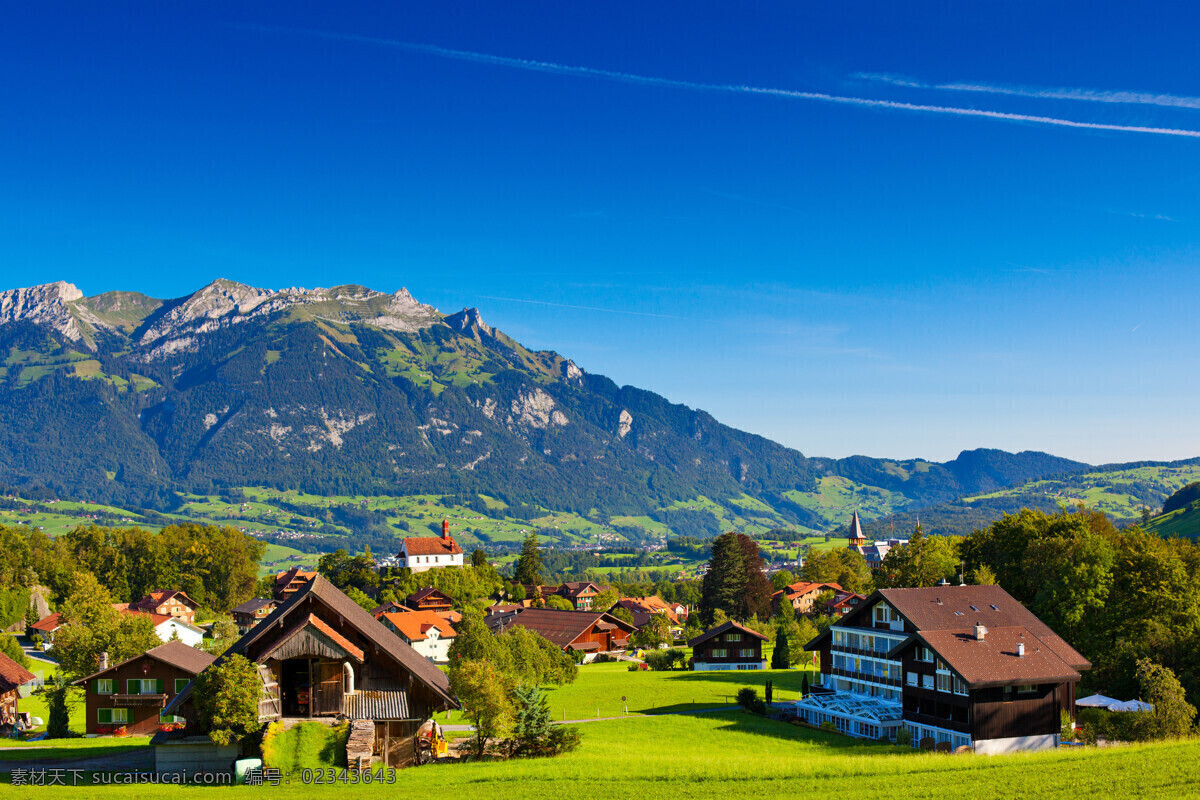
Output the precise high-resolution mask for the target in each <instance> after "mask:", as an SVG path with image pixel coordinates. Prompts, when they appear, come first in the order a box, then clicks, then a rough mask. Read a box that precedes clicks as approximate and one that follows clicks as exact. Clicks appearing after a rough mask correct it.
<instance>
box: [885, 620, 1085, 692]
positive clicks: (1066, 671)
mask: <svg viewBox="0 0 1200 800" xmlns="http://www.w3.org/2000/svg"><path fill="white" fill-rule="evenodd" d="M1055 638H1057V637H1055ZM908 641H909V642H910V643H911V642H912V641H921V642H924V643H925V644H926V645H928V646H929V648H930V649H931V650H933V651H934V653H936V654H937V655H938V657H939V658H941V659H942V661H945V662H946V664H947V665H949V667H950V669H952V670H954V672H956V673H958V676H959V677H960V678H962V679H963V680H964V681H966V683H967V685H968V686H969V687H970V688H972V689H982V688H985V687H988V686H1009V685H1012V684H1017V683H1060V682H1062V681H1076V680H1079V672H1078V671H1077V670H1076V669H1074V668H1073V667H1072V666H1071V665H1070V664H1068V663H1067V662H1065V661H1063V660H1062V659H1061V658H1060V657H1059V656H1058V654H1057V653H1056V652H1055V651H1054V649H1053V648H1051V647H1049V646H1048V645H1047V643H1046V642H1043V641H1042V639H1041V638H1039V637H1038V636H1037V635H1036V634H1034V633H1033V632H1032V631H1030V630H1029V629H1028V628H1025V627H1021V626H1015V627H1008V628H987V633H986V634H985V635H984V637H983V641H978V640H976V638H975V630H974V626H972V627H971V629H970V630H958V631H921V632H920V633H917V634H915V635H914V636H912V637H910V638H909V640H908ZM1019 644H1024V645H1025V655H1023V656H1021V655H1017V653H1018V649H1017V645H1019ZM901 647H903V645H901V646H899V647H897V648H896V649H897V650H899V649H900V648H901Z"/></svg>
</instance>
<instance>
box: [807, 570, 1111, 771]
mask: <svg viewBox="0 0 1200 800" xmlns="http://www.w3.org/2000/svg"><path fill="white" fill-rule="evenodd" d="M805 649H806V650H815V651H819V652H820V654H821V680H820V684H819V685H818V686H815V687H814V688H813V691H812V693H810V694H809V695H808V696H807V697H805V698H804V699H802V700H801V701H800V702H798V703H797V704H796V712H797V713H798V715H799V716H800V718H801V719H804V720H805V721H807V722H809V723H811V724H814V725H820V724H822V723H825V722H831V723H833V724H834V725H835V726H836V727H837V729H838V730H839V731H841V732H843V733H846V734H849V735H851V736H858V737H863V738H872V739H875V738H880V737H885V736H886V737H888V738H895V736H896V732H897V731H898V730H899V729H900V728H901V727H905V728H907V729H908V732H909V734H910V736H911V738H912V742H913V745H914V746H918V745H919V746H924V747H930V748H936V749H939V750H958V749H959V748H960V747H970V748H972V749H973V750H974V751H975V752H977V753H1005V752H1010V751H1015V750H1040V749H1044V748H1050V747H1056V746H1057V745H1058V738H1059V730H1060V719H1059V712H1060V709H1061V710H1066V711H1067V712H1068V713H1069V714H1070V715H1071V718H1072V719H1074V718H1075V685H1076V683H1077V682H1078V681H1079V678H1080V674H1079V673H1080V670H1086V669H1090V668H1091V664H1090V663H1089V662H1088V660H1087V659H1085V658H1084V657H1083V656H1081V655H1080V654H1079V653H1077V652H1076V651H1075V650H1074V649H1073V648H1072V647H1071V646H1070V645H1069V644H1067V643H1066V642H1065V641H1063V640H1062V639H1061V638H1060V637H1059V636H1058V635H1057V634H1055V633H1054V632H1053V631H1051V630H1050V628H1049V627H1047V626H1046V625H1045V624H1044V623H1043V622H1042V621H1041V620H1039V619H1038V618H1037V617H1035V616H1034V615H1033V614H1032V613H1031V612H1030V611H1028V610H1027V609H1026V608H1025V607H1024V606H1022V605H1021V604H1020V603H1018V602H1017V601H1016V600H1014V599H1013V598H1012V597H1011V596H1009V594H1008V593H1007V592H1005V591H1004V590H1003V589H1001V588H1000V587H999V586H961V585H960V586H950V585H942V586H935V587H932V588H928V589H880V590H879V591H876V592H875V593H874V594H872V595H871V596H870V597H868V598H867V599H866V600H864V601H863V602H861V603H859V605H858V607H857V608H855V609H854V610H852V611H850V612H849V613H847V614H846V615H845V616H844V617H842V618H840V619H839V620H838V621H837V622H835V623H834V624H833V625H832V626H830V628H829V629H828V630H826V631H825V632H824V633H822V634H821V635H820V636H818V637H817V638H815V639H813V640H812V641H811V642H809V643H808V644H807V645H805Z"/></svg>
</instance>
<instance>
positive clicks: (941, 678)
mask: <svg viewBox="0 0 1200 800" xmlns="http://www.w3.org/2000/svg"><path fill="white" fill-rule="evenodd" d="M937 690H938V691H939V692H949V691H950V673H949V672H939V673H938V674H937Z"/></svg>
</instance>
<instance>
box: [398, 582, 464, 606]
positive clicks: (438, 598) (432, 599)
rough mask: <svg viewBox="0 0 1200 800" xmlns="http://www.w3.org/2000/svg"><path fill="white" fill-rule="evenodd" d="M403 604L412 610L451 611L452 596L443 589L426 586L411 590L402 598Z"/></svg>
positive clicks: (452, 604)
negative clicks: (410, 592) (411, 591)
mask: <svg viewBox="0 0 1200 800" xmlns="http://www.w3.org/2000/svg"><path fill="white" fill-rule="evenodd" d="M404 604H405V605H406V606H408V607H409V608H411V609H412V610H413V611H433V612H441V611H453V610H454V598H452V597H450V595H448V594H446V593H445V592H443V591H440V590H438V589H435V588H433V587H432V586H426V587H425V588H424V589H420V590H418V591H415V592H413V593H412V594H410V595H409V596H408V597H407V598H405V600H404Z"/></svg>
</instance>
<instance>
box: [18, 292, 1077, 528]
mask: <svg viewBox="0 0 1200 800" xmlns="http://www.w3.org/2000/svg"><path fill="white" fill-rule="evenodd" d="M0 359H2V360H3V366H0V482H3V483H5V484H7V485H9V486H11V487H17V488H19V489H21V490H23V491H24V490H28V489H30V488H39V487H40V488H41V489H42V490H45V491H48V492H51V493H53V494H58V495H61V496H69V497H75V498H80V499H87V500H93V501H99V502H112V503H122V504H127V505H128V504H133V505H137V506H140V507H143V508H152V509H164V508H170V507H172V505H173V504H174V503H177V502H178V495H177V493H179V492H194V493H205V492H211V491H215V490H219V489H220V488H222V487H239V486H263V487H273V488H277V489H300V490H303V491H305V492H309V493H312V494H320V495H414V494H422V493H431V494H463V493H467V494H470V493H481V494H486V495H488V496H490V497H495V498H499V499H501V500H503V501H504V502H506V503H508V504H510V505H511V504H522V503H525V504H530V505H537V506H541V507H544V508H546V509H559V510H563V511H569V512H574V513H577V514H583V515H590V516H591V517H594V518H603V519H611V518H615V517H636V516H639V515H641V516H648V517H652V518H654V519H657V520H660V521H662V522H664V523H666V524H667V525H669V526H670V528H671V529H672V530H673V531H675V532H676V533H705V532H708V533H711V532H712V530H711V529H712V528H713V527H714V524H713V523H710V522H705V521H703V520H699V519H698V518H697V517H696V516H695V515H696V514H698V513H700V512H697V511H694V510H690V509H689V507H688V506H687V505H686V503H687V501H693V500H696V499H697V498H703V499H705V500H707V501H709V502H711V503H715V504H717V505H719V506H722V507H725V508H729V509H731V510H737V511H738V512H739V513H740V514H742V515H743V516H746V515H747V514H748V513H749V512H748V511H747V509H753V510H754V513H755V514H757V515H758V517H759V518H760V519H761V520H762V523H763V524H764V525H768V524H780V525H785V524H786V525H797V526H800V527H804V528H809V529H813V530H823V529H828V528H831V527H833V526H835V525H837V524H840V523H842V522H844V521H845V517H846V516H847V515H848V514H849V510H850V507H851V506H854V507H859V506H863V507H864V508H865V509H866V510H868V511H871V512H873V513H871V514H869V516H879V515H880V514H882V513H885V512H886V513H891V512H894V511H909V512H913V511H915V510H917V509H921V508H927V507H930V506H935V505H937V504H941V503H947V502H950V501H955V500H956V499H958V498H962V497H965V496H970V495H979V494H984V493H988V492H995V491H998V490H1004V489H1005V488H1006V487H1012V486H1015V485H1018V484H1022V483H1025V482H1027V481H1033V480H1038V479H1040V478H1044V477H1047V476H1064V475H1071V474H1077V473H1083V472H1086V471H1087V470H1089V469H1090V467H1089V465H1087V464H1082V463H1079V462H1076V461H1071V460H1068V459H1064V458H1059V457H1056V456H1052V455H1048V454H1046V453H1040V452H1022V453H1007V452H1004V451H999V450H970V451H965V452H963V453H961V454H960V455H959V456H958V457H957V458H956V459H954V460H953V461H949V462H945V463H936V462H932V461H926V460H922V459H912V460H887V459H876V458H868V457H865V456H854V457H851V458H843V459H831V458H819V457H808V456H805V455H804V454H803V453H801V452H799V451H797V450H794V449H790V448H787V447H784V446H782V445H780V444H778V443H776V442H773V441H771V440H769V439H766V438H764V437H762V436H757V435H754V434H750V433H746V432H743V431H739V430H736V429H734V428H732V427H729V426H727V425H723V424H721V423H720V422H719V421H717V420H716V419H714V418H713V417H712V416H711V415H709V414H707V413H705V412H704V411H700V410H696V409H692V408H688V407H686V406H684V405H680V404H676V403H672V402H670V401H668V400H667V399H665V398H663V397H661V396H659V395H657V394H654V393H653V392H649V391H645V390H643V389H638V388H636V387H632V386H618V385H617V384H616V383H614V382H613V381H611V380H609V379H608V378H606V377H603V376H601V375H594V374H591V373H589V372H586V371H585V370H583V369H581V368H580V367H579V366H578V365H576V364H575V363H574V362H573V361H571V360H570V359H569V358H567V357H564V356H562V355H559V354H558V353H554V352H550V351H533V350H530V349H528V348H526V347H524V346H522V345H521V344H520V343H519V342H517V341H515V340H513V339H512V338H510V337H509V336H507V335H505V334H504V333H502V332H501V331H499V330H496V329H495V328H493V327H491V326H489V325H488V324H487V323H485V322H484V320H483V317H482V316H481V314H480V313H479V311H478V310H477V309H473V308H468V309H463V310H462V311H459V312H457V313H453V314H442V313H440V312H439V311H438V310H436V309H435V308H433V307H432V306H429V305H425V304H422V303H420V302H418V301H417V300H416V299H414V298H413V297H412V296H411V295H410V294H409V293H408V292H407V291H406V290H403V289H402V290H400V291H399V292H396V293H394V294H387V293H383V292H377V291H373V290H371V289H367V288H364V287H362V286H354V285H347V286H336V287H333V288H329V289H301V288H290V289H282V290H277V291H272V290H265V289H257V288H254V287H250V286H246V285H243V284H240V283H236V282H233V281H228V280H217V281H214V282H212V283H210V284H208V285H207V286H205V287H203V288H201V289H200V290H198V291H196V292H194V293H193V294H190V295H187V296H185V297H180V298H175V299H169V300H160V299H156V298H152V297H148V296H146V295H144V294H139V293H137V292H124V291H120V292H107V293H105V294H100V295H96V296H93V297H85V296H84V295H83V293H82V292H81V291H80V290H79V289H78V288H76V287H75V286H74V285H72V284H70V283H65V282H58V283H52V284H46V285H42V286H36V287H32V288H27V289H13V290H9V291H4V292H0ZM709 519H711V516H710V517H709Z"/></svg>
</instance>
